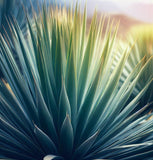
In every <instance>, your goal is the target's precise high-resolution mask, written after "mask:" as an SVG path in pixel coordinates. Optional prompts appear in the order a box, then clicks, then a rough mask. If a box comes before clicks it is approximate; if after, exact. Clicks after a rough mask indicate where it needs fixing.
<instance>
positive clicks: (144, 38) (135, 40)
mask: <svg viewBox="0 0 153 160" xmlns="http://www.w3.org/2000/svg"><path fill="white" fill-rule="evenodd" d="M129 34H130V37H129V39H130V43H129V44H128V45H130V46H131V47H132V49H131V53H130V56H129V57H128V60H127V62H126V64H125V67H124V71H123V74H122V76H121V82H124V80H125V79H126V77H127V76H128V75H129V74H130V73H131V72H132V70H133V69H134V68H135V66H136V65H137V64H138V63H139V62H140V60H141V59H144V64H145V63H146V62H147V61H148V59H149V58H150V57H152V56H153V26H152V25H142V26H141V25H140V26H136V27H133V28H132V29H131V30H130V32H129ZM133 44H134V45H133ZM126 45H127V44H126V43H125V42H121V43H120V45H119V50H118V57H120V56H121V54H122V52H123V49H124V48H125V46H126ZM116 58H117V57H116ZM116 61H117V59H116ZM152 76H153V63H152V64H151V65H150V66H149V68H148V69H147V72H145V73H143V74H142V75H141V77H140V78H139V80H138V82H137V85H136V86H135V88H134V90H133V96H136V95H137V94H138V93H139V92H140V91H141V89H142V88H143V87H144V86H145V85H146V82H148V81H150V79H152ZM151 101H153V83H152V84H151V86H150V88H149V89H148V91H147V92H146V94H145V95H144V96H143V99H142V100H141V104H140V105H139V106H140V107H141V106H143V105H145V104H146V103H148V102H151Z"/></svg>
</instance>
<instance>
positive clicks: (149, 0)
mask: <svg viewBox="0 0 153 160" xmlns="http://www.w3.org/2000/svg"><path fill="white" fill-rule="evenodd" d="M98 1H104V0H98ZM109 1H112V2H117V3H127V2H128V3H135V2H143V3H153V0H128V1H127V0H109Z"/></svg>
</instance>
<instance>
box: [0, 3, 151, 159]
mask: <svg viewBox="0 0 153 160" xmlns="http://www.w3.org/2000/svg"><path fill="white" fill-rule="evenodd" d="M27 19H28V16H27ZM103 24H104V20H103V18H102V20H101V21H100V22H98V21H97V18H96V13H95V15H94V16H93V20H92V23H91V26H90V31H89V33H88V35H86V10H85V11H84V15H83V16H81V14H80V9H79V8H78V7H77V6H76V9H75V12H74V13H73V12H72V10H71V9H69V10H68V11H67V10H66V9H65V8H63V9H58V7H57V8H46V7H45V5H44V7H43V13H42V14H41V13H40V16H39V17H38V18H37V17H35V24H34V26H33V24H31V21H30V20H29V19H28V34H29V35H28V36H27V38H26V39H25V38H24V35H23V33H22V31H21V29H20V27H19V25H18V24H17V22H15V25H14V26H12V34H13V37H14V38H13V42H12V43H13V44H14V46H15V51H16V53H17V54H18V56H19V60H20V63H21V69H22V72H21V71H20V69H19V67H18V65H17V63H16V62H15V60H14V57H13V52H12V50H11V48H10V46H9V45H8V44H7V41H6V40H5V38H4V37H2V36H1V37H0V50H1V53H2V54H1V55H0V66H1V68H2V71H3V74H4V75H5V80H4V79H1V80H0V157H1V158H3V159H8V158H10V159H15V160H25V159H26V160H40V159H43V158H44V160H48V159H49V160H51V159H61V160H62V159H63V160H92V159H116V160H126V159H128V160H130V159H131V160H132V159H145V158H146V157H147V158H148V159H149V158H151V157H152V154H153V150H152V147H153V139H152V134H153V130H152V128H153V119H151V118H150V117H151V116H152V114H150V115H144V116H143V117H141V118H138V117H139V115H140V114H141V112H142V111H143V110H145V109H146V108H147V107H148V106H149V104H147V105H146V106H144V107H143V108H142V109H141V110H139V111H138V112H135V113H133V114H131V112H132V111H133V110H134V109H135V107H136V106H137V103H138V102H139V100H140V98H141V97H142V96H143V95H144V93H145V92H146V90H147V89H148V87H149V86H150V83H151V81H149V82H146V85H145V86H144V87H143V88H142V89H141V91H140V93H138V94H137V95H136V96H135V97H134V98H133V99H132V100H131V101H130V102H128V104H127V101H128V99H129V97H130V95H131V94H132V91H133V88H134V87H135V85H136V83H137V80H138V79H139V77H140V76H141V75H142V74H143V73H144V72H147V69H148V66H150V64H151V63H152V61H153V59H152V58H150V59H149V60H148V61H147V62H146V63H145V65H143V63H144V59H143V60H141V61H140V62H139V63H138V65H137V66H136V67H135V68H134V69H133V71H132V72H131V73H130V74H129V75H128V77H127V78H126V79H125V81H124V83H123V84H122V86H121V87H120V88H119V80H120V77H121V74H122V70H123V68H124V65H125V61H126V59H127V58H128V53H129V48H127V49H126V50H125V51H124V53H123V54H122V56H121V58H120V59H119V61H118V64H117V65H116V67H115V68H114V70H113V71H112V70H111V66H112V65H111V64H112V63H113V61H114V58H113V50H114V43H115V42H116V41H117V40H116V39H115V37H116V30H115V31H114V32H113V33H112V30H111V27H110V26H109V25H108V26H107V31H106V33H105V35H104V36H103V37H104V38H103V39H102V38H101V33H103V32H102V31H103Z"/></svg>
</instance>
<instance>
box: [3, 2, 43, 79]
mask: <svg viewBox="0 0 153 160" xmlns="http://www.w3.org/2000/svg"><path fill="white" fill-rule="evenodd" d="M32 4H33V6H35V10H36V6H38V5H41V3H40V2H39V1H34V0H28V1H27V0H0V33H1V34H4V35H5V36H6V32H7V35H8V36H9V39H10V41H9V45H11V47H12V49H14V46H13V45H12V43H11V42H12V34H11V33H10V27H11V26H10V25H8V20H9V21H11V22H12V23H13V18H15V19H16V21H17V22H18V25H19V26H20V29H21V30H22V32H23V34H24V35H25V36H26V30H27V23H26V17H25V13H24V9H23V7H25V8H26V9H27V10H28V13H29V15H32V9H31V5H32ZM6 38H7V36H6ZM14 55H15V56H16V53H15V51H14ZM16 61H18V57H17V56H16ZM0 77H3V74H2V72H1V70H0Z"/></svg>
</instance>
